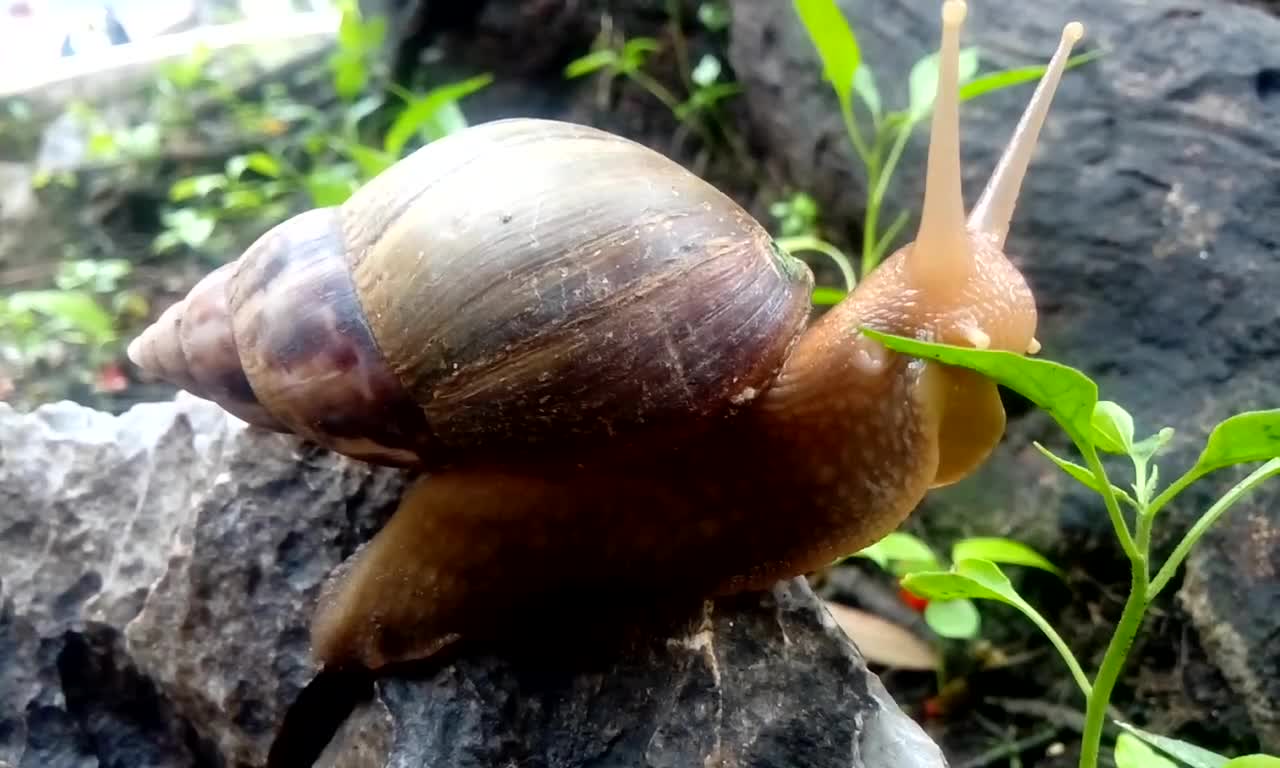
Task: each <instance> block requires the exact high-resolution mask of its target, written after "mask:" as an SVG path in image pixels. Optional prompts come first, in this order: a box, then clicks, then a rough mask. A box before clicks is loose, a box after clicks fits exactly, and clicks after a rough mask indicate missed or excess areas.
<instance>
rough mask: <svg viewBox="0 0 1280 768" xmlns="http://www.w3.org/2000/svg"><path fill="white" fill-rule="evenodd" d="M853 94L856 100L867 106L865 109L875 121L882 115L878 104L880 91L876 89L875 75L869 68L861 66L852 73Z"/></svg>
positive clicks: (868, 66)
mask: <svg viewBox="0 0 1280 768" xmlns="http://www.w3.org/2000/svg"><path fill="white" fill-rule="evenodd" d="M853 92H854V93H856V94H858V98H860V99H862V103H863V104H866V105H867V109H868V110H870V111H871V114H873V115H875V116H876V118H877V119H879V118H880V116H881V115H882V114H883V112H882V111H881V104H880V89H879V88H877V87H876V78H875V74H874V73H873V72H872V71H871V66H870V65H868V64H863V65H862V66H860V67H858V69H857V70H855V71H854V73H853Z"/></svg>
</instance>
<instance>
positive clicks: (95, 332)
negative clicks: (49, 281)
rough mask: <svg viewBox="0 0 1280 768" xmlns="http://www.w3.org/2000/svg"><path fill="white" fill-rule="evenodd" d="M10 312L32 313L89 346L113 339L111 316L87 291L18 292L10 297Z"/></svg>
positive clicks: (113, 325)
mask: <svg viewBox="0 0 1280 768" xmlns="http://www.w3.org/2000/svg"><path fill="white" fill-rule="evenodd" d="M8 305H9V309H10V310H11V311H13V312H35V313H37V314H39V315H43V316H44V317H46V318H48V319H49V320H50V321H51V322H52V323H53V324H54V325H55V326H58V327H59V328H60V329H62V330H67V331H72V332H74V333H77V334H82V335H83V336H85V337H86V340H88V341H90V342H91V343H99V344H100V343H105V342H107V341H110V340H111V339H113V338H114V337H115V324H114V323H113V322H112V319H111V315H109V314H107V312H106V310H104V309H103V308H102V306H101V305H99V304H98V302H97V300H96V299H94V298H93V296H92V295H90V294H89V293H88V292H86V291H59V290H43V291H18V292H16V293H13V294H11V295H10V296H9V300H8Z"/></svg>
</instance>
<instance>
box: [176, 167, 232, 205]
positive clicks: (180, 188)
mask: <svg viewBox="0 0 1280 768" xmlns="http://www.w3.org/2000/svg"><path fill="white" fill-rule="evenodd" d="M226 185H227V177H226V176H224V175H222V174H221V173H206V174H203V175H200V176H188V177H187V178H185V179H179V180H177V181H175V182H174V183H173V186H172V187H169V199H170V200H172V201H174V202H181V201H183V200H189V199H191V198H193V197H204V196H205V195H207V194H209V193H210V192H213V191H214V190H216V189H222V188H224V187H225V186H226Z"/></svg>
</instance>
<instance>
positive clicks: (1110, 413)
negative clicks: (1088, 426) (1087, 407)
mask: <svg viewBox="0 0 1280 768" xmlns="http://www.w3.org/2000/svg"><path fill="white" fill-rule="evenodd" d="M1092 421H1093V439H1094V444H1095V445H1097V446H1098V447H1099V448H1101V449H1102V450H1104V451H1107V452H1109V453H1116V454H1120V455H1121V456H1126V455H1128V454H1129V452H1130V450H1131V449H1132V448H1133V417H1132V416H1130V415H1129V412H1128V411H1126V410H1125V409H1124V408H1122V407H1120V405H1119V404H1118V403H1114V402H1112V401H1110V400H1101V401H1099V402H1098V404H1097V405H1095V406H1094V407H1093V419H1092Z"/></svg>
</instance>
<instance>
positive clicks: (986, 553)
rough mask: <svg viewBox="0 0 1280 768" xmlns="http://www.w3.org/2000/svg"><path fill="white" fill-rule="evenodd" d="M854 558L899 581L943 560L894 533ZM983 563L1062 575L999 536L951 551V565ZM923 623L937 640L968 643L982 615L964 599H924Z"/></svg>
mask: <svg viewBox="0 0 1280 768" xmlns="http://www.w3.org/2000/svg"><path fill="white" fill-rule="evenodd" d="M855 557H863V558H867V559H869V560H872V561H874V562H875V563H876V564H877V565H879V566H880V567H881V568H883V569H885V570H887V571H890V572H891V573H893V574H894V575H896V576H898V577H906V576H910V575H912V574H918V573H928V572H930V571H935V570H937V569H940V568H943V567H944V565H943V563H942V560H941V559H940V558H939V557H938V556H937V554H935V553H934V551H933V549H932V548H931V547H930V546H929V545H928V544H927V543H925V541H924V540H923V539H920V538H919V537H917V536H913V535H911V534H909V533H903V532H901V531H897V532H894V533H891V534H889V535H888V536H886V537H884V538H883V539H880V540H879V541H877V542H876V543H874V544H872V545H871V546H869V547H866V548H865V549H862V550H861V551H859V552H857V553H856V554H855ZM970 560H986V561H989V562H992V563H1003V564H1005V565H1019V566H1026V567H1030V568H1037V569H1040V570H1043V571H1047V572H1049V573H1052V574H1054V575H1055V576H1058V577H1059V578H1061V577H1062V571H1061V570H1060V569H1059V568H1058V567H1057V566H1055V565H1054V564H1053V563H1052V562H1050V561H1049V560H1048V558H1046V557H1045V556H1044V555H1042V554H1040V553H1039V552H1037V551H1035V550H1034V549H1033V548H1031V547H1029V546H1027V545H1026V544H1023V543H1022V542H1019V541H1015V540H1013V539H1007V538H1003V537H999V536H974V537H968V538H962V539H960V540H958V541H956V542H955V543H954V544H953V545H952V547H951V561H952V562H954V563H959V562H965V561H970ZM924 620H925V622H927V623H928V625H929V627H930V628H931V629H932V630H933V631H934V632H936V633H937V634H938V635H939V636H940V637H945V638H949V639H953V640H968V639H972V638H975V637H977V636H978V634H979V630H980V628H981V614H980V613H979V611H978V608H977V606H976V605H975V604H974V601H973V600H971V599H970V598H969V597H967V596H963V595H961V596H956V597H953V598H949V599H948V598H941V597H937V598H936V599H926V600H925V607H924Z"/></svg>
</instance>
